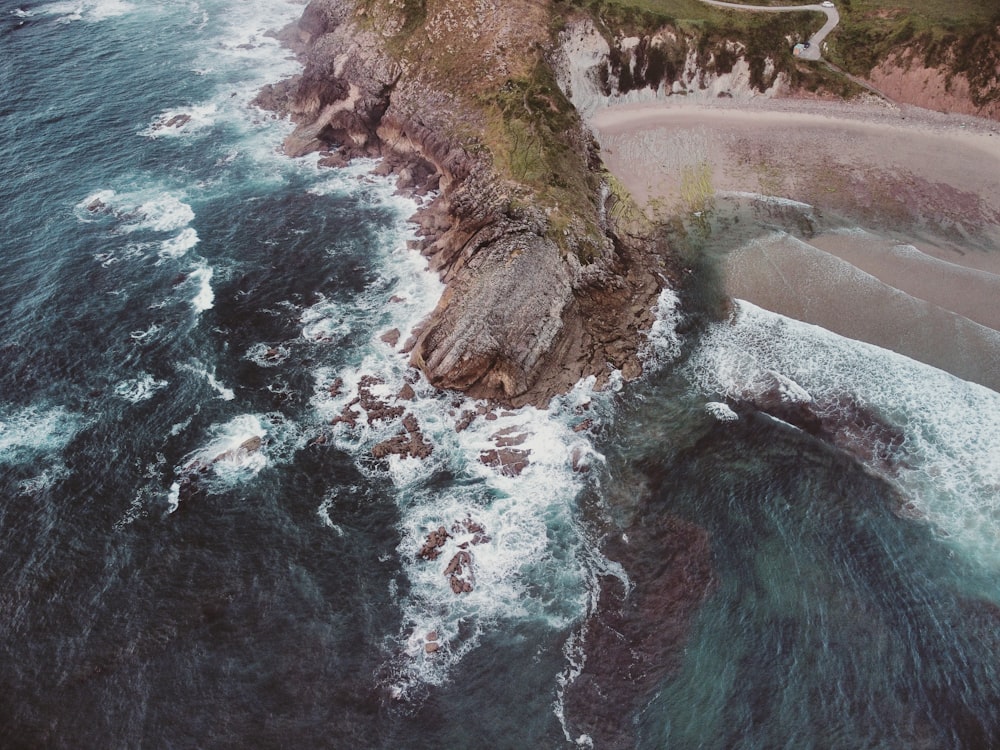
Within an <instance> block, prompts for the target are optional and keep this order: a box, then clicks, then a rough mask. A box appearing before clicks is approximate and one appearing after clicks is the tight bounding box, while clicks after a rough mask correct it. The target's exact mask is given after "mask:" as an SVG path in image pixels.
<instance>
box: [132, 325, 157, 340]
mask: <svg viewBox="0 0 1000 750" xmlns="http://www.w3.org/2000/svg"><path fill="white" fill-rule="evenodd" d="M160 330H161V328H160V326H158V325H157V324H156V323H151V324H150V325H149V328H146V329H140V330H136V331H132V332H131V333H130V334H129V338H131V339H132V340H133V341H135V342H137V343H139V344H145V343H147V342H149V341H152V340H153V339H155V338H156V335H157V334H158V333H159V332H160Z"/></svg>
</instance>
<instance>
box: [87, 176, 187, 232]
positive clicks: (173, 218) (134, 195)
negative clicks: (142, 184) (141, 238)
mask: <svg viewBox="0 0 1000 750" xmlns="http://www.w3.org/2000/svg"><path fill="white" fill-rule="evenodd" d="M74 211H75V214H76V217H77V219H79V220H80V221H83V222H94V221H107V220H109V219H112V220H114V221H116V222H118V229H119V231H122V232H126V233H132V232H139V231H149V232H177V231H180V230H182V229H184V228H185V227H187V226H188V224H190V223H191V222H192V221H193V220H194V210H193V209H192V208H191V206H190V205H189V204H187V203H185V202H184V201H183V200H182V198H181V196H180V195H179V194H178V193H176V192H172V191H170V190H166V189H163V188H160V187H150V188H145V189H140V190H136V191H130V192H124V193H120V192H118V191H116V190H109V189H104V190H96V191H94V192H92V193H90V194H89V195H87V197H86V198H84V199H83V200H81V201H80V202H79V203H77V204H76V206H75V209H74Z"/></svg>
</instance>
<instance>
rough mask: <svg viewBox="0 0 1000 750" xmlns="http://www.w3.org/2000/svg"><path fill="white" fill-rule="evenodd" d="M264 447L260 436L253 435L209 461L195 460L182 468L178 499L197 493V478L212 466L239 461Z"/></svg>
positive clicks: (183, 499) (188, 497) (184, 499)
mask: <svg viewBox="0 0 1000 750" xmlns="http://www.w3.org/2000/svg"><path fill="white" fill-rule="evenodd" d="M263 446H264V439H263V438H262V437H261V436H260V435H253V436H252V437H249V438H247V439H246V440H244V441H243V442H242V443H240V445H239V446H237V447H236V448H231V449H230V450H227V451H223V452H222V453H219V454H217V455H216V456H214V457H213V458H211V459H209V460H207V461H206V460H204V459H200V458H196V459H195V460H193V461H191V462H190V463H189V464H188V465H187V466H185V467H184V469H183V471H182V472H181V477H180V479H179V480H178V499H179V500H180V501H182V502H183V501H186V500H189V499H190V498H191V497H193V496H194V495H196V494H197V493H198V492H199V489H198V486H197V485H198V478H199V476H202V475H205V474H207V473H208V472H209V470H211V468H212V467H213V466H215V465H216V464H219V463H221V462H223V461H240V460H243V459H245V458H247V457H249V456H252V455H254V454H255V453H258V452H259V451H260V450H261V448H262V447H263Z"/></svg>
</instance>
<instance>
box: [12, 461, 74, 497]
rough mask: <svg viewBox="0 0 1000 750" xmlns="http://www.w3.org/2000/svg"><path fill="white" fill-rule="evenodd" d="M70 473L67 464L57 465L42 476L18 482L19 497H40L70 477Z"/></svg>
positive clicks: (46, 470) (45, 471)
mask: <svg viewBox="0 0 1000 750" xmlns="http://www.w3.org/2000/svg"><path fill="white" fill-rule="evenodd" d="M69 474H70V471H69V469H68V468H67V467H66V465H65V464H62V463H57V464H55V465H54V466H51V467H49V468H47V469H45V470H44V471H43V472H42V473H41V474H38V475H36V476H33V477H31V478H30V479H24V480H21V481H20V482H18V484H17V492H18V494H19V495H38V494H40V493H42V492H45V491H46V490H48V489H50V488H51V487H52V486H53V485H55V483H56V482H58V481H59V480H60V479H63V478H65V477H67V476H69Z"/></svg>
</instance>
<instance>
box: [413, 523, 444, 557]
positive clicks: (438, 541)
mask: <svg viewBox="0 0 1000 750" xmlns="http://www.w3.org/2000/svg"><path fill="white" fill-rule="evenodd" d="M449 539H451V534H449V533H448V529H446V528H445V527H444V526H439V527H438V528H437V529H435V530H434V531H432V532H431V533H429V534H428V535H427V540H426V541H425V542H424V546H423V547H421V548H420V552H418V553H417V556H418V557H420V558H422V559H424V560H437V558H438V556H439V555H440V554H441V548H442V547H443V546H444V545H445V542H447V541H448V540H449Z"/></svg>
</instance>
